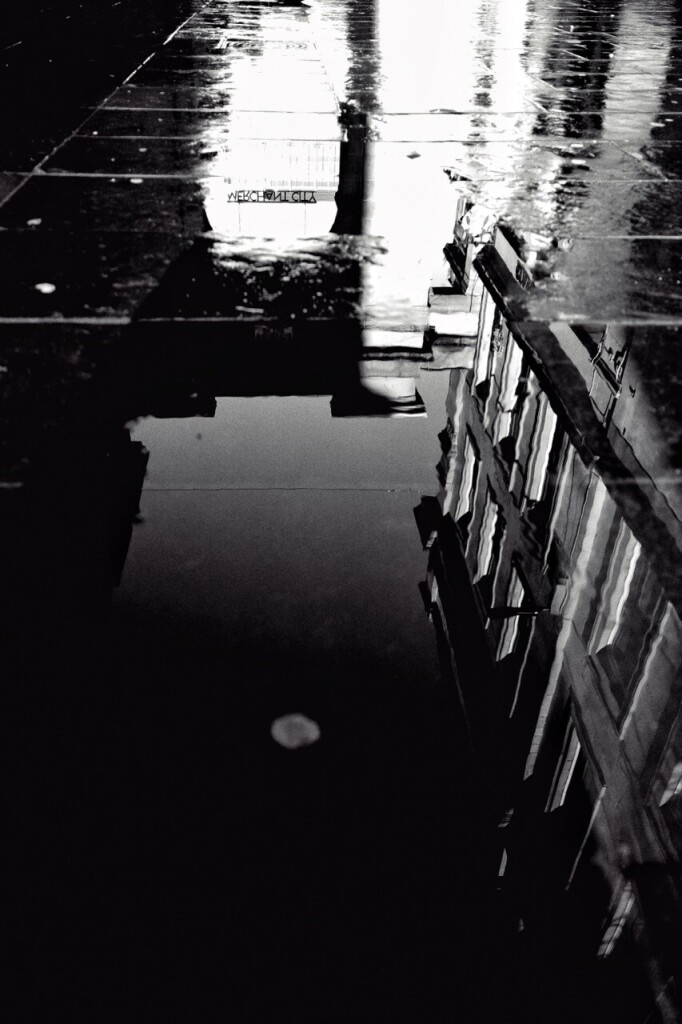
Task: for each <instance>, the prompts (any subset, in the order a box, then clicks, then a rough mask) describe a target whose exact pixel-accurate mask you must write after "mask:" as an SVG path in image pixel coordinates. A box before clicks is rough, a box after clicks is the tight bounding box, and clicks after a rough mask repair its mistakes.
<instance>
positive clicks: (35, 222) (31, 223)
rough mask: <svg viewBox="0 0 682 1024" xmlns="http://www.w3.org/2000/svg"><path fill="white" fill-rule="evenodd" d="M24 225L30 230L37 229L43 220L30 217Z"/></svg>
mask: <svg viewBox="0 0 682 1024" xmlns="http://www.w3.org/2000/svg"><path fill="white" fill-rule="evenodd" d="M26 223H27V224H28V226H29V227H30V228H37V227H38V226H39V225H40V224H42V223H43V220H42V217H31V219H30V220H27V221H26Z"/></svg>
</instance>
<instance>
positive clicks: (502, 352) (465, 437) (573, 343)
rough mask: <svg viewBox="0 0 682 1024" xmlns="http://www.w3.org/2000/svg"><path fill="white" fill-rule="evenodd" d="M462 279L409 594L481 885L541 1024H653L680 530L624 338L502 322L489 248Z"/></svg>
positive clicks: (677, 772) (675, 947)
mask: <svg viewBox="0 0 682 1024" xmlns="http://www.w3.org/2000/svg"><path fill="white" fill-rule="evenodd" d="M475 266H476V268H477V270H478V272H479V274H480V277H481V279H482V281H483V282H484V284H485V291H484V294H483V300H482V303H481V309H480V318H479V326H478V335H477V339H476V349H475V354H474V365H473V369H471V370H466V369H462V370H454V371H452V373H451V382H450V389H449V396H448V402H447V410H446V413H447V415H446V424H445V428H444V430H443V431H442V432H441V434H440V435H439V436H440V442H441V450H442V454H441V459H440V462H439V464H438V467H437V469H438V476H439V480H440V484H441V487H440V491H439V494H438V496H437V499H434V498H425V499H423V500H422V504H421V506H420V508H419V509H418V510H417V520H418V525H419V529H420V533H421V536H422V541H423V543H424V546H425V548H426V549H427V550H428V568H427V575H426V579H425V580H424V582H423V583H422V585H421V589H422V594H423V597H424V601H425V605H426V608H427V611H428V614H429V617H430V619H431V621H432V622H433V625H434V628H435V630H436V634H437V639H438V646H439V651H440V653H441V659H442V664H443V666H444V670H445V673H446V675H447V677H448V678H449V680H450V684H451V686H452V687H453V692H454V693H456V694H457V697H458V703H459V707H460V713H461V720H462V722H463V723H464V727H465V732H466V736H467V738H468V742H469V743H470V745H471V747H472V750H473V752H474V755H475V757H476V759H477V761H478V763H479V765H480V772H481V777H482V785H483V791H484V793H485V794H486V796H485V799H486V801H487V803H488V804H489V806H490V808H491V812H492V816H493V817H494V818H495V820H496V822H497V824H498V831H497V835H498V843H497V848H496V850H495V856H494V862H493V859H492V858H491V863H490V871H491V873H493V874H497V876H498V887H499V895H500V900H501V902H502V903H503V904H504V905H505V907H506V909H507V912H508V914H509V921H510V928H511V929H512V930H515V931H516V933H517V934H516V939H515V941H516V943H517V946H518V948H519V950H520V955H521V956H522V957H528V962H529V964H534V965H535V970H540V973H542V970H543V969H545V970H546V972H547V975H548V976H551V977H553V978H554V979H555V980H556V985H558V988H556V987H555V988H554V989H553V993H554V994H553V996H552V1000H554V999H556V993H557V991H558V992H562V991H563V993H564V995H565V997H566V1008H565V1010H559V1011H558V1012H559V1017H560V1019H562V1020H563V1019H567V1020H577V1019H580V1020H595V1021H596V1020H601V1021H603V1020H613V1021H614V1022H615V1021H619V1022H621V1021H632V1022H633V1024H634V1022H636V1021H637V1022H638V1021H644V1020H661V1021H671V1022H672V1021H674V1020H677V1019H679V1017H678V1015H679V1010H680V992H681V989H680V982H681V973H680V967H681V959H682V931H681V929H680V921H681V920H682V885H681V880H680V857H681V856H682V829H681V826H682V714H681V712H680V700H681V697H682V672H681V668H682V622H681V619H680V592H679V588H678V586H676V581H677V583H679V553H680V549H679V536H680V535H679V526H680V517H679V511H680V510H679V505H678V504H677V490H676V479H677V477H676V474H675V471H674V465H673V464H672V463H669V464H668V466H667V470H666V467H665V466H663V465H661V462H660V460H661V459H662V458H664V457H665V452H663V455H661V449H660V448H658V449H655V448H654V442H655V440H656V437H655V435H654V434H653V433H651V431H650V429H649V428H650V422H649V421H650V420H653V417H647V416H645V415H641V414H640V412H639V411H638V409H639V406H638V402H643V401H645V399H644V398H643V397H642V396H643V395H644V394H645V389H646V386H647V385H646V380H645V377H646V374H645V372H644V370H643V369H642V360H641V359H640V360H639V361H638V359H637V353H638V351H639V353H640V355H641V346H642V345H643V344H644V342H645V338H646V332H640V331H639V329H636V328H634V327H623V326H620V325H613V326H612V325H606V324H601V325H582V326H575V327H574V326H570V325H568V324H565V323H560V324H559V323H557V324H551V325H548V326H547V325H539V324H519V323H517V322H515V320H514V318H513V316H512V313H511V312H510V296H513V295H514V294H515V293H518V292H519V291H523V290H524V289H528V288H530V287H532V278H531V274H530V270H529V268H528V267H527V266H525V265H524V264H523V263H522V262H521V261H520V259H519V257H518V256H517V254H516V251H515V248H514V244H513V238H512V237H511V236H510V235H508V234H506V233H505V232H504V231H502V230H501V229H500V228H497V229H496V232H495V237H494V241H493V242H491V243H490V244H488V245H487V246H484V248H483V250H482V251H481V252H480V253H479V256H478V257H477V259H476V261H475ZM650 334H651V332H649V336H650ZM552 361H554V363H555V364H556V365H555V366H554V367H553V366H552ZM557 365H558V368H559V370H560V371H561V373H562V379H563V394H562V395H560V394H559V393H558V392H556V391H554V390H553V388H552V372H553V370H554V369H556V366H557ZM569 370H570V371H571V372H570V373H569V372H568V371H569ZM566 380H568V382H569V384H571V385H572V388H567V387H566ZM567 392H568V393H567ZM647 408H649V406H647ZM651 429H652V430H653V427H651ZM654 450H656V451H657V452H658V454H657V455H656V456H654V455H653V454H652V453H653V451H654ZM654 459H656V460H658V461H657V462H656V464H655V465H654V464H653V462H652V460H654ZM660 479H662V480H663V483H662V486H661V487H659V486H658V483H659V480H660ZM647 510H648V515H647V514H646V513H647ZM651 522H655V523H656V527H655V528H654V529H652V528H651ZM643 524H649V525H648V527H647V528H643ZM666 563H667V565H666ZM548 987H551V986H548ZM533 998H534V999H535V1000H536V1007H537V1012H538V1016H539V1017H542V1014H543V1013H544V1012H550V1010H552V1012H553V1014H554V1019H559V1018H558V1017H557V1016H556V1014H557V1010H556V1006H555V1004H554V1002H553V1001H550V1002H548V1003H547V1004H546V1005H545V1004H544V1003H543V998H544V997H543V996H542V994H541V992H540V991H539V992H538V993H536V994H535V995H534V996H533ZM531 1002H532V1000H531ZM562 1013H565V1017H563V1016H561V1014H562Z"/></svg>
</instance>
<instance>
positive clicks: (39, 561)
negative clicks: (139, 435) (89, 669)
mask: <svg viewBox="0 0 682 1024" xmlns="http://www.w3.org/2000/svg"><path fill="white" fill-rule="evenodd" d="M147 460H148V452H147V450H146V449H145V448H144V447H143V445H141V444H140V443H139V442H137V441H132V440H131V437H130V433H129V431H128V430H125V429H123V428H119V429H116V428H113V427H111V428H110V427H106V428H99V429H97V428H95V429H93V428H92V426H91V427H90V433H89V436H88V437H87V438H84V437H73V436H61V435H60V433H59V431H58V429H55V430H54V432H53V437H52V439H51V443H50V444H45V445H44V447H43V448H42V449H41V451H40V452H39V453H38V454H37V455H35V456H34V458H33V460H32V462H31V472H30V474H29V476H28V479H27V480H26V482H25V483H24V485H23V486H21V487H16V488H11V489H7V490H6V491H5V494H4V500H3V513H4V515H3V522H4V526H5V530H4V541H5V547H4V549H3V551H4V560H3V565H4V585H3V623H4V626H5V628H7V636H8V639H9V642H10V644H11V645H12V646H14V645H15V644H16V645H18V646H19V647H20V648H22V649H21V661H22V664H23V665H25V666H28V671H29V672H30V666H31V665H32V659H33V657H34V654H35V656H36V657H38V658H39V657H41V656H42V654H41V651H40V646H41V643H42V642H43V641H44V642H45V644H46V649H48V650H49V649H50V646H49V645H50V643H51V642H54V643H56V644H59V645H62V644H64V645H65V643H66V641H65V638H67V637H70V638H75V641H76V644H77V645H80V644H85V643H86V636H87V634H86V632H85V631H86V629H87V627H88V626H89V625H92V623H93V622H97V621H98V620H99V619H100V618H101V617H102V616H103V615H104V613H105V611H106V608H107V606H108V602H109V599H110V597H111V592H112V588H113V587H115V586H118V584H119V583H120V580H121V575H122V572H123V567H124V564H125V560H126V557H127V554H128V546H129V544H130V539H131V535H132V524H133V522H134V520H135V517H136V515H137V513H138V512H139V501H140V494H141V492H142V484H143V480H144V476H145V471H146V466H147ZM27 637H28V638H30V639H29V641H28V643H27V641H26V638H27Z"/></svg>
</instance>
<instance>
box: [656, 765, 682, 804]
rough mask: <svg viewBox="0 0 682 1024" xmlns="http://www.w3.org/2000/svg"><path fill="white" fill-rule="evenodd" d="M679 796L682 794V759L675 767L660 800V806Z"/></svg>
mask: <svg viewBox="0 0 682 1024" xmlns="http://www.w3.org/2000/svg"><path fill="white" fill-rule="evenodd" d="M678 796H682V761H678V762H677V764H676V765H675V767H674V768H673V770H672V772H671V774H670V778H669V780H668V785H667V786H666V787H665V790H664V792H663V796H662V797H661V799H660V801H659V806H661V807H663V806H664V804H667V803H668V802H669V801H670V800H673V799H674V798H675V797H678Z"/></svg>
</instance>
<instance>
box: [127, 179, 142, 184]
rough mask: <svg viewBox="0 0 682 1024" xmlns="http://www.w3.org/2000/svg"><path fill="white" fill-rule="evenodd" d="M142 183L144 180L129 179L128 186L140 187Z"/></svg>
mask: <svg viewBox="0 0 682 1024" xmlns="http://www.w3.org/2000/svg"><path fill="white" fill-rule="evenodd" d="M143 181H144V178H131V179H130V184H131V185H141V184H142V182H143Z"/></svg>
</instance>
